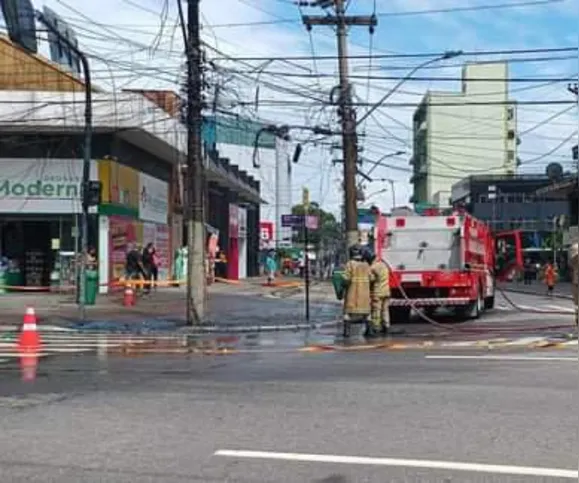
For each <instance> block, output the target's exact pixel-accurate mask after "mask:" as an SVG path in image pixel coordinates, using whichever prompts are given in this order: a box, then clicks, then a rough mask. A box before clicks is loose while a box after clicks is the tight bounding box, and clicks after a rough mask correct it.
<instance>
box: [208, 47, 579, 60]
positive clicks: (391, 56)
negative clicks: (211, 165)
mask: <svg viewBox="0 0 579 483" xmlns="http://www.w3.org/2000/svg"><path fill="white" fill-rule="evenodd" d="M577 51H578V48H577V47H553V48H536V49H503V50H471V51H463V52H462V53H461V57H473V56H482V55H487V56H488V55H524V54H548V53H550V54H555V53H562V52H577ZM444 54H445V52H416V53H408V54H374V55H372V58H373V59H420V58H428V57H441V56H443V55H444ZM337 58H338V56H336V55H318V56H316V60H336V59H337ZM347 58H348V60H356V59H369V58H370V56H368V55H367V54H359V55H348V56H347ZM224 59H229V60H236V61H243V62H251V61H253V62H260V61H261V62H263V61H265V60H291V61H299V60H304V61H305V60H308V61H311V60H312V56H311V55H294V56H284V57H276V56H269V57H268V56H263V57H232V56H228V57H225V58H220V57H216V58H214V60H224Z"/></svg>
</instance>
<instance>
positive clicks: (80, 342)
mask: <svg viewBox="0 0 579 483" xmlns="http://www.w3.org/2000/svg"><path fill="white" fill-rule="evenodd" d="M4 335H5V336H6V335H8V334H4ZM9 335H10V336H11V337H10V338H11V339H12V340H4V341H0V361H1V362H7V361H9V360H10V359H14V358H18V357H20V354H19V352H18V347H17V342H16V339H17V337H18V334H15V333H13V334H9ZM41 338H42V347H41V349H40V352H39V353H38V354H37V356H38V357H46V356H49V355H51V354H63V353H71V354H72V353H90V352H96V351H99V350H102V349H109V348H119V347H123V346H125V345H129V344H130V345H135V344H145V343H147V342H148V341H151V340H159V338H158V337H156V338H155V339H153V337H134V336H124V337H123V336H122V335H113V336H109V335H103V334H71V333H52V334H42V335H41ZM173 339H175V337H173Z"/></svg>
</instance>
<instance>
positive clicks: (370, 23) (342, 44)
mask: <svg viewBox="0 0 579 483" xmlns="http://www.w3.org/2000/svg"><path fill="white" fill-rule="evenodd" d="M332 3H333V5H334V10H335V15H324V16H309V15H308V16H306V15H304V16H303V17H302V21H303V23H304V25H305V26H306V28H307V29H308V30H311V29H312V26H314V25H330V26H336V36H337V40H338V62H339V73H340V86H339V90H340V97H339V99H338V104H339V106H340V107H339V110H338V114H339V115H340V117H341V124H342V152H343V157H344V211H345V214H346V217H345V218H346V220H345V221H346V223H345V225H346V226H345V229H346V247H347V248H348V247H351V246H352V245H355V244H356V243H358V208H357V203H356V191H357V190H356V166H357V162H358V146H357V145H358V140H357V135H356V113H355V112H354V109H353V107H352V89H351V86H350V82H349V80H348V46H347V35H348V32H347V27H348V26H351V25H353V26H367V27H369V28H370V33H372V32H373V31H374V27H375V26H376V25H377V20H376V17H375V16H374V15H372V16H360V15H352V16H347V15H346V9H345V6H344V0H333V2H332V1H331V0H318V1H316V2H310V6H320V7H324V8H326V7H329V6H330V5H331V4H332Z"/></svg>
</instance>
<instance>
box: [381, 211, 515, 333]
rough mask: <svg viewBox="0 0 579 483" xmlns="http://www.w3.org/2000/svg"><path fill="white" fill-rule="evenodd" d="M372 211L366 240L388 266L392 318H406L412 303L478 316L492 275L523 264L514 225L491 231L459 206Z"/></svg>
mask: <svg viewBox="0 0 579 483" xmlns="http://www.w3.org/2000/svg"><path fill="white" fill-rule="evenodd" d="M374 214H375V224H374V229H373V231H374V233H373V236H372V238H373V240H371V243H373V245H374V250H375V252H376V253H377V254H378V255H379V256H380V257H381V258H382V259H383V260H384V261H386V262H387V263H388V265H389V267H390V287H391V291H392V298H391V301H390V306H391V315H392V321H393V322H401V321H404V320H406V319H408V318H409V316H410V311H411V309H412V308H413V307H416V308H420V309H423V311H424V312H425V313H426V314H429V313H433V312H434V311H435V310H436V309H437V308H442V307H444V308H447V309H452V310H453V312H454V313H455V314H456V315H458V316H461V317H469V318H478V317H479V316H480V314H481V313H482V312H484V311H485V310H487V309H492V308H493V307H494V301H495V283H496V281H500V280H505V279H507V278H509V277H511V276H512V275H513V274H514V272H515V271H517V270H520V269H521V268H522V265H523V257H522V247H521V236H520V232H518V231H509V232H502V233H492V232H491V230H490V228H489V227H488V226H487V225H486V224H485V223H483V222H481V221H480V220H477V219H476V218H474V217H472V216H471V215H469V214H467V213H464V212H458V211H448V212H446V213H443V212H441V211H439V210H431V211H427V212H426V213H424V214H422V215H419V214H415V213H412V214H407V213H405V214H404V215H403V216H396V215H395V214H394V215H390V216H384V215H382V214H381V213H380V212H379V210H377V209H375V210H374Z"/></svg>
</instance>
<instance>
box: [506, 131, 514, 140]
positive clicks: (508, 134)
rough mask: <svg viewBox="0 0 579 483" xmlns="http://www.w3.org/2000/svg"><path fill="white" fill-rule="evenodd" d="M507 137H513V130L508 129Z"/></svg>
mask: <svg viewBox="0 0 579 483" xmlns="http://www.w3.org/2000/svg"><path fill="white" fill-rule="evenodd" d="M507 138H508V139H515V131H513V130H512V129H509V132H508V133H507Z"/></svg>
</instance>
